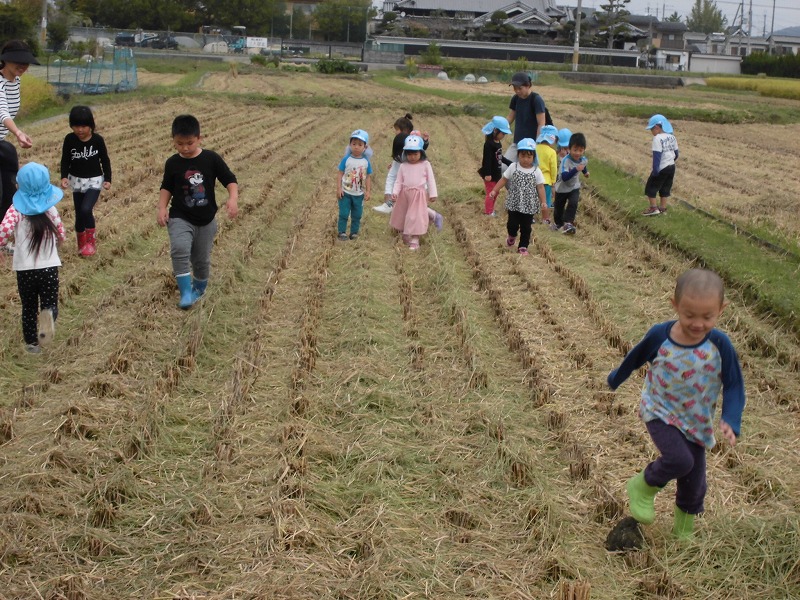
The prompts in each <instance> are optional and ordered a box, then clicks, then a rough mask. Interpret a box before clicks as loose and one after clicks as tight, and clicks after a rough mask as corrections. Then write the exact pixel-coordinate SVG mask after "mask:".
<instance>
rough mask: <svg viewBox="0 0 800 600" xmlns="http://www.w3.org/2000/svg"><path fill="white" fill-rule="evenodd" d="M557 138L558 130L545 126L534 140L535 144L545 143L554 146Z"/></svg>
mask: <svg viewBox="0 0 800 600" xmlns="http://www.w3.org/2000/svg"><path fill="white" fill-rule="evenodd" d="M557 138H558V129H556V128H555V127H553V126H552V125H545V126H544V127H542V130H541V132H540V133H539V137H538V138H536V143H537V144H541V143H542V142H547V143H548V144H555V143H556V139H557Z"/></svg>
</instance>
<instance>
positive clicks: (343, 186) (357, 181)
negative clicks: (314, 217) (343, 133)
mask: <svg viewBox="0 0 800 600" xmlns="http://www.w3.org/2000/svg"><path fill="white" fill-rule="evenodd" d="M368 145H369V134H368V133H367V132H366V131H364V130H363V129H356V130H355V131H354V132H353V133H351V134H350V145H349V146H348V150H349V153H346V154H345V156H344V157H343V158H342V160H341V161H340V162H339V167H338V168H339V171H338V177H337V179H336V198H337V199H338V201H339V221H338V224H337V227H338V232H339V240H340V241H343V242H346V241H347V240H348V239H351V240H354V239H356V238H358V232H359V231H360V229H361V215H362V214H363V212H364V202H368V201H369V197H370V193H371V190H372V165H371V164H370V162H369V159H368V158H366V156H365V153H366V151H367V148H368ZM348 220H349V221H350V237H349V238H348V237H347V221H348Z"/></svg>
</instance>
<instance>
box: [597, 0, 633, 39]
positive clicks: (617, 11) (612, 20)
mask: <svg viewBox="0 0 800 600" xmlns="http://www.w3.org/2000/svg"><path fill="white" fill-rule="evenodd" d="M630 1H631V0H606V2H605V3H604V4H601V5H600V10H601V11H603V12H601V13H597V20H598V22H599V23H600V32H601V33H603V34H605V36H606V44H607V47H608V48H613V47H614V40H616V39H617V38H618V37H622V36H624V35H625V33H626V32H627V24H628V17H630V16H631V13H630V11H629V10H628V9H627V8H625V7H626V6H627V5H628V4H629V3H630Z"/></svg>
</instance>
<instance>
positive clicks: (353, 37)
mask: <svg viewBox="0 0 800 600" xmlns="http://www.w3.org/2000/svg"><path fill="white" fill-rule="evenodd" d="M376 14H377V11H376V10H375V8H374V7H373V6H372V3H371V2H370V0H323V2H321V3H320V4H319V5H318V6H317V8H316V10H314V21H315V22H316V24H317V28H318V29H319V31H320V32H322V34H323V35H324V36H325V39H326V40H339V41H344V40H348V41H351V42H363V41H364V40H365V39H366V37H367V21H368V20H369V19H370V18H372V17H374V16H375V15H376Z"/></svg>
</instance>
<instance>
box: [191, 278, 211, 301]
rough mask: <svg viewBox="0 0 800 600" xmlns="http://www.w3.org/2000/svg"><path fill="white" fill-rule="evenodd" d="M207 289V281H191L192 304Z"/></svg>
mask: <svg viewBox="0 0 800 600" xmlns="http://www.w3.org/2000/svg"><path fill="white" fill-rule="evenodd" d="M206 287H208V279H192V298H193V302H197V301H198V300H200V298H202V297H203V294H205V293H206Z"/></svg>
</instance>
